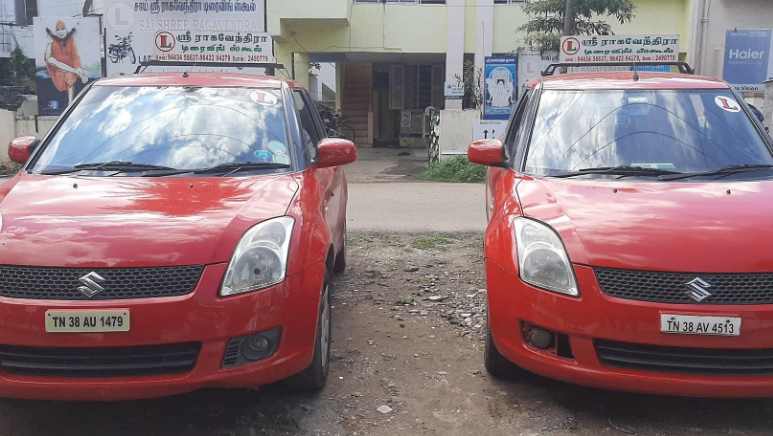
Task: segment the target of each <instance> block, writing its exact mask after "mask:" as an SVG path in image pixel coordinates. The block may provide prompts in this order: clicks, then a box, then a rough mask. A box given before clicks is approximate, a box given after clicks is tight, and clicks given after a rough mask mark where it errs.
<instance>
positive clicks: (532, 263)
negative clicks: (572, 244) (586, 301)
mask: <svg viewBox="0 0 773 436" xmlns="http://www.w3.org/2000/svg"><path fill="white" fill-rule="evenodd" d="M513 225H514V227H515V241H516V245H517V249H518V269H519V270H520V276H521V280H523V281H524V282H526V283H529V284H532V285H534V286H537V287H539V288H542V289H546V290H548V291H553V292H558V293H561V294H566V295H571V296H573V297H579V296H580V291H579V289H578V288H577V281H576V280H575V278H574V270H573V269H572V264H571V263H570V262H569V256H567V254H566V249H565V248H564V244H563V243H562V242H561V238H560V237H559V236H558V234H557V233H556V232H555V230H553V229H552V228H551V227H550V226H548V225H546V224H543V223H540V222H538V221H534V220H530V219H527V218H522V217H516V218H515V219H514V220H513Z"/></svg>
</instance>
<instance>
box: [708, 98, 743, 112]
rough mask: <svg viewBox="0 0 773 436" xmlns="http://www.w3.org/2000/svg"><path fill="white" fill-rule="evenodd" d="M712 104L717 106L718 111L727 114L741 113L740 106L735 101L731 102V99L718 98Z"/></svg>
mask: <svg viewBox="0 0 773 436" xmlns="http://www.w3.org/2000/svg"><path fill="white" fill-rule="evenodd" d="M714 102H715V103H716V104H717V106H719V108H720V109H722V110H724V111H727V112H733V113H735V112H741V105H740V104H738V102H737V101H735V100H733V99H732V98H727V97H723V96H719V97H717V98H715V99H714Z"/></svg>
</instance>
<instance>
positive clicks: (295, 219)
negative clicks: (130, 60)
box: [0, 73, 356, 400]
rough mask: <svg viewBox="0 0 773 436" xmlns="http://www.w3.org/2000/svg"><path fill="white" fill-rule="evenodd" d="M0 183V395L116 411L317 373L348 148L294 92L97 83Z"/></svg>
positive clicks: (245, 83)
mask: <svg viewBox="0 0 773 436" xmlns="http://www.w3.org/2000/svg"><path fill="white" fill-rule="evenodd" d="M9 154H10V155H11V157H12V159H13V160H14V161H16V162H20V163H25V165H24V167H23V169H22V170H21V172H20V173H19V174H18V175H16V176H15V177H14V178H13V179H11V180H9V181H7V182H6V183H4V184H3V185H1V186H0V217H1V219H2V224H0V225H1V226H2V231H0V243H2V250H0V338H2V339H0V396H2V397H15V398H32V399H58V400H120V399H133V398H147V397H156V396H164V395H172V394H178V393H184V392H188V391H192V390H195V389H198V388H204V387H240V388H244V387H249V388H257V387H259V386H261V385H265V384H267V383H272V382H275V381H278V380H283V379H287V381H288V383H289V384H290V385H291V386H292V387H297V388H305V389H315V388H319V387H321V386H322V385H323V384H324V383H325V380H326V378H327V373H328V362H329V353H330V346H329V345H330V302H329V301H330V300H329V298H330V292H329V286H330V275H331V274H332V273H333V272H334V270H335V271H337V272H340V271H342V270H343V269H344V267H345V265H346V258H345V256H346V239H345V238H346V203H347V195H348V194H347V185H346V177H345V175H344V170H343V168H342V167H341V165H344V164H347V163H351V162H353V161H354V160H355V159H356V149H355V146H354V144H353V143H351V142H349V141H346V140H341V139H325V134H324V130H323V127H322V122H321V120H320V119H319V116H318V115H317V112H316V110H314V106H313V105H312V102H311V99H310V98H309V96H308V94H307V93H306V91H305V90H303V88H302V87H301V86H300V85H298V84H297V83H295V82H293V81H289V80H278V79H275V78H268V77H257V76H250V75H237V74H214V73H191V74H187V73H186V74H181V73H165V74H144V75H135V76H126V77H121V78H110V79H102V80H98V81H96V82H94V83H93V84H92V85H90V86H89V87H88V88H87V89H85V90H84V91H83V92H82V93H81V94H80V95H79V96H78V97H77V99H76V100H75V101H74V102H73V103H72V104H71V105H70V106H69V107H68V108H67V110H66V112H65V113H64V114H63V115H62V116H61V118H60V120H59V121H58V122H57V124H56V125H55V126H54V127H53V129H52V130H51V132H50V133H49V134H48V135H46V137H45V138H44V139H43V140H42V142H40V143H39V144H38V143H37V142H36V141H35V140H34V138H19V139H17V140H14V141H12V143H11V145H10V149H9Z"/></svg>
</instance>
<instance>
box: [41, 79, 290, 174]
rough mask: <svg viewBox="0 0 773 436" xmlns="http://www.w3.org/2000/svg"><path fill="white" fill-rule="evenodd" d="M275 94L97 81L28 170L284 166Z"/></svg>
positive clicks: (284, 138)
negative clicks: (89, 166)
mask: <svg viewBox="0 0 773 436" xmlns="http://www.w3.org/2000/svg"><path fill="white" fill-rule="evenodd" d="M281 96H282V94H281V92H280V90H278V89H250V88H216V87H101V86H95V87H94V88H92V89H91V90H90V91H89V92H88V93H87V94H86V95H85V96H84V98H83V100H82V101H80V102H79V103H78V105H77V106H76V107H75V108H74V109H73V111H72V112H71V113H70V114H69V115H68V117H67V119H66V120H65V121H64V122H63V123H62V125H61V126H60V127H59V129H58V130H57V131H56V133H55V135H54V136H53V137H52V138H51V139H50V141H48V143H47V144H46V145H45V149H44V150H42V151H41V154H40V156H39V157H38V158H37V159H36V160H35V162H34V165H33V166H32V168H31V169H30V170H31V171H32V172H44V173H45V172H49V173H53V172H56V171H66V170H68V169H72V168H75V167H76V166H78V165H80V166H84V165H86V164H104V163H112V165H109V166H108V167H106V168H110V169H114V168H118V169H120V164H123V165H124V166H127V167H128V170H134V171H141V170H143V168H142V166H143V165H144V166H155V167H158V168H165V169H167V170H168V169H202V168H212V167H216V166H219V165H227V164H233V163H252V164H261V163H266V164H268V165H267V166H266V167H265V168H263V167H261V165H254V168H255V169H254V171H257V172H259V173H263V174H265V173H267V172H281V171H288V169H287V168H283V166H285V165H282V164H290V163H291V153H290V152H289V148H288V145H287V144H288V134H287V127H286V121H285V114H284V109H283V104H282V98H281ZM129 163H130V164H133V165H135V166H134V167H131V165H127V164H129ZM270 164H276V165H270ZM117 165H118V166H117ZM229 171H231V170H229ZM128 172H129V173H131V171H128Z"/></svg>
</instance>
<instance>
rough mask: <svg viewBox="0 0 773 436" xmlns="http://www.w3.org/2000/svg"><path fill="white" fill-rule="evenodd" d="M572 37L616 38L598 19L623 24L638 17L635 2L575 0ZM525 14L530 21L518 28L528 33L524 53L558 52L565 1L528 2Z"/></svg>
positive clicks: (607, 25) (607, 26) (525, 38)
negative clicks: (612, 20)
mask: <svg viewBox="0 0 773 436" xmlns="http://www.w3.org/2000/svg"><path fill="white" fill-rule="evenodd" d="M572 6H573V8H572V9H573V12H574V17H573V20H572V24H573V27H572V34H573V35H604V34H609V35H613V34H614V32H613V31H612V27H611V26H610V25H609V23H607V22H606V21H603V20H598V19H594V17H596V16H606V17H613V18H614V20H615V21H617V22H619V23H620V24H625V23H629V22H631V20H632V19H633V18H634V17H635V16H636V5H634V3H633V0H574V1H573V3H572ZM523 11H524V12H526V14H527V15H528V16H529V21H528V22H527V23H526V24H524V25H523V26H521V27H519V28H518V31H519V32H525V33H526V36H525V37H524V38H523V45H524V47H521V50H538V51H540V52H546V51H558V50H559V49H560V44H561V34H562V33H563V31H564V15H566V0H526V3H524V5H523Z"/></svg>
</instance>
